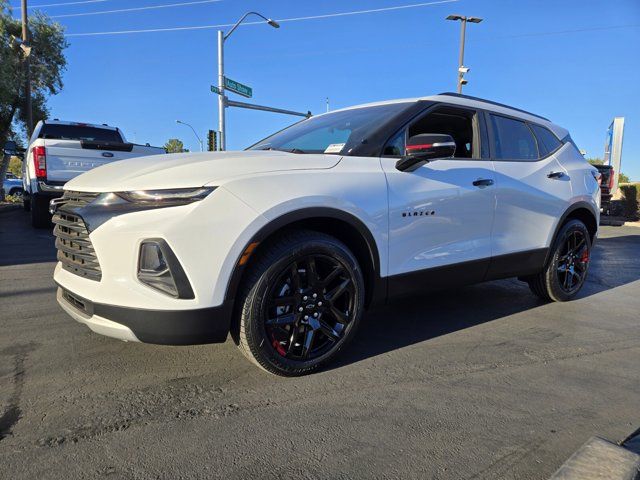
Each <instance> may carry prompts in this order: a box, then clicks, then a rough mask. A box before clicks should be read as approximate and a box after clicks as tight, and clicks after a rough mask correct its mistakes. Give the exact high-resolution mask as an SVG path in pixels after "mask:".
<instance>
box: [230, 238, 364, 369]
mask: <svg viewBox="0 0 640 480" xmlns="http://www.w3.org/2000/svg"><path fill="white" fill-rule="evenodd" d="M261 247H262V248H261V249H260V251H259V252H258V253H257V254H256V258H255V259H252V264H251V266H250V268H249V271H248V272H247V274H246V279H245V281H244V283H243V287H242V289H241V294H240V297H239V307H240V311H239V312H238V317H239V321H238V328H237V330H236V331H235V333H234V332H232V335H233V337H234V339H236V342H237V343H238V346H239V347H240V349H241V350H242V352H243V353H244V354H245V355H246V356H247V357H248V358H249V359H250V360H252V361H253V362H254V363H256V364H257V365H258V366H260V367H262V368H263V369H265V370H267V371H269V372H271V373H275V374H278V375H285V376H294V375H303V374H306V373H310V372H312V371H314V370H316V369H318V368H320V367H321V366H322V365H324V364H326V363H327V362H329V361H330V360H331V359H332V358H334V356H335V355H336V354H337V353H338V352H339V351H340V350H341V349H342V348H343V347H344V346H345V345H346V344H347V343H348V341H349V340H350V339H351V338H352V337H353V335H354V333H355V331H356V329H357V326H358V324H359V321H360V317H361V316H362V311H363V309H364V279H363V276H362V272H361V270H360V267H359V265H358V262H357V260H356V258H355V256H354V255H353V254H352V253H351V251H350V250H349V249H348V248H347V247H346V245H344V244H343V243H342V242H340V241H339V240H337V239H336V238H333V237H331V236H329V235H325V234H322V233H319V232H313V231H293V232H288V233H286V234H283V235H281V236H279V237H277V238H275V239H273V240H270V241H268V242H266V244H265V245H264V246H261Z"/></svg>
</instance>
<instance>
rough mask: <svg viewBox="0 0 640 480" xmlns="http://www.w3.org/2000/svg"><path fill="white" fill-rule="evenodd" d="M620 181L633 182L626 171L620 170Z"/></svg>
mask: <svg viewBox="0 0 640 480" xmlns="http://www.w3.org/2000/svg"><path fill="white" fill-rule="evenodd" d="M618 183H619V184H620V183H631V179H630V178H629V177H628V176H627V175H625V174H624V173H622V172H620V175H618Z"/></svg>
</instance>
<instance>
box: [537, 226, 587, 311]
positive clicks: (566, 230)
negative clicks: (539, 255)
mask: <svg viewBox="0 0 640 480" xmlns="http://www.w3.org/2000/svg"><path fill="white" fill-rule="evenodd" d="M590 258H591V236H590V235H589V231H588V230H587V227H586V226H585V224H584V223H582V222H581V221H580V220H576V219H573V220H569V221H568V222H567V223H565V224H564V225H563V226H562V228H561V229H560V232H558V236H557V238H556V239H555V241H554V243H553V247H552V249H551V251H550V252H549V260H548V261H547V265H546V266H545V268H544V270H543V271H542V272H541V273H539V274H537V275H532V276H530V277H527V278H526V281H527V283H528V284H529V288H530V289H531V291H532V292H533V293H534V294H535V295H537V296H538V297H540V298H542V299H543V300H547V301H549V300H551V301H554V302H566V301H568V300H571V299H573V298H574V297H575V296H576V295H577V294H578V292H579V291H580V289H581V288H582V286H583V285H584V282H585V281H586V278H587V272H588V269H589V261H590Z"/></svg>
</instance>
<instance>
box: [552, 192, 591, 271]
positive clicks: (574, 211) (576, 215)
mask: <svg viewBox="0 0 640 480" xmlns="http://www.w3.org/2000/svg"><path fill="white" fill-rule="evenodd" d="M572 219H576V220H580V221H581V222H582V223H584V224H585V226H586V227H587V230H588V231H589V236H590V237H591V243H592V244H593V242H594V241H595V238H596V233H597V232H598V216H597V215H596V213H595V211H594V208H593V206H592V205H591V204H590V203H588V202H582V201H581V202H576V203H574V204H572V205H571V206H570V207H569V208H568V209H567V210H566V211H565V212H564V213H563V214H562V216H561V217H560V220H559V221H558V223H557V225H556V228H555V231H554V232H553V236H552V237H551V243H550V244H549V252H551V248H552V247H553V245H554V243H555V241H556V238H558V233H559V232H560V229H561V228H562V227H563V226H564V224H565V223H567V222H568V221H569V220H572ZM548 256H549V253H548V254H547V257H548ZM547 260H548V258H547ZM545 265H546V262H545Z"/></svg>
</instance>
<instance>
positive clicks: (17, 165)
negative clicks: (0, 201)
mask: <svg viewBox="0 0 640 480" xmlns="http://www.w3.org/2000/svg"><path fill="white" fill-rule="evenodd" d="M7 171H8V172H11V173H13V174H14V175H15V176H16V177H22V160H20V159H19V158H18V157H15V156H13V157H11V159H10V160H9V168H8V169H7Z"/></svg>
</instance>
